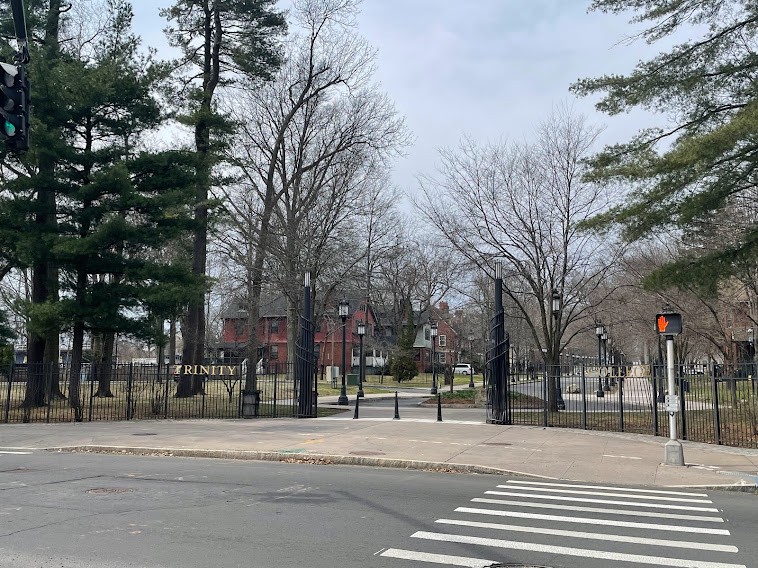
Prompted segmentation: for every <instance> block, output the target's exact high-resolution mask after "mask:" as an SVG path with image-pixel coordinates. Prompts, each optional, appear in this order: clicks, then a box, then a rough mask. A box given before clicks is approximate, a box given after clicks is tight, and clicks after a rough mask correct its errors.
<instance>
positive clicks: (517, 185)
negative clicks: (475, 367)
mask: <svg viewBox="0 0 758 568" xmlns="http://www.w3.org/2000/svg"><path fill="white" fill-rule="evenodd" d="M598 132H599V131H598V129H597V128H594V127H592V126H590V125H589V124H588V123H587V121H586V120H585V119H584V118H583V117H581V116H575V115H573V114H572V113H571V112H570V111H569V110H567V109H565V108H563V109H558V110H556V111H554V112H553V113H552V114H551V115H550V117H549V118H547V119H546V120H545V121H544V122H543V123H542V124H541V125H540V126H539V128H538V129H537V131H536V141H535V142H533V143H520V144H516V143H510V144H508V143H504V142H503V143H493V144H486V145H483V146H481V145H478V144H477V143H476V142H474V141H473V140H470V139H464V140H463V141H462V143H461V144H460V147H459V148H457V149H456V150H450V149H447V150H442V151H441V152H440V159H441V166H440V168H439V170H438V172H437V174H436V175H434V176H423V177H421V178H420V185H421V190H422V192H423V198H422V201H421V202H419V201H417V203H416V204H417V207H418V210H419V212H420V213H421V214H422V215H424V216H425V217H426V218H427V219H429V221H431V223H432V224H433V225H434V226H435V227H436V229H437V231H438V232H439V234H440V235H442V237H443V238H444V239H445V240H446V241H447V242H448V243H449V244H450V246H451V247H453V248H455V250H457V251H458V253H459V254H460V255H461V256H462V257H464V258H465V259H467V260H468V261H469V262H471V263H472V264H473V265H474V266H476V267H479V268H481V269H483V270H485V271H486V272H488V273H490V274H491V273H492V272H493V264H494V262H495V261H496V260H498V259H500V260H501V261H502V262H503V264H504V273H505V281H504V292H505V294H506V295H507V297H508V298H509V301H510V302H511V303H512V305H513V306H514V307H515V309H516V310H517V311H518V312H519V313H520V314H521V315H522V316H523V318H524V322H525V323H526V325H527V326H528V328H529V331H530V332H531V335H532V338H533V340H534V344H535V345H536V346H537V348H539V349H540V350H541V351H542V352H543V353H544V359H545V363H547V364H552V365H556V364H557V362H558V355H559V353H560V352H561V350H562V349H563V347H564V346H565V345H566V344H567V343H568V342H569V341H570V340H571V338H572V337H573V336H574V335H575V334H577V333H579V332H580V331H582V330H583V329H587V328H588V327H589V326H590V325H591V324H590V321H591V320H592V319H593V318H594V316H595V307H596V306H597V305H598V304H599V303H600V300H601V299H602V298H601V297H598V296H599V294H600V293H601V292H602V288H601V284H603V282H604V280H605V278H607V276H608V274H609V272H610V271H611V270H612V269H613V267H614V260H615V259H614V258H613V254H611V253H612V251H611V249H609V247H608V246H607V245H606V244H605V243H603V242H601V241H600V240H599V239H598V238H597V237H595V236H593V235H591V234H588V233H585V232H582V231H581V230H580V224H581V223H582V222H583V221H585V220H587V219H589V218H591V217H592V216H593V215H595V214H597V213H598V212H600V211H602V210H603V209H604V208H605V207H606V206H607V203H608V198H607V195H606V193H605V191H606V190H604V189H603V188H601V187H600V186H597V185H593V184H590V183H585V182H584V181H582V174H583V173H584V167H583V164H582V159H583V158H584V157H586V156H587V153H588V152H589V150H590V149H591V147H592V145H593V143H594V141H595V139H596V137H597V135H598ZM553 294H556V295H557V296H558V297H559V298H560V309H559V310H558V311H557V312H556V313H553V310H552V305H551V304H552V302H551V299H552V296H553ZM557 394H558V393H557V382H556V380H554V379H553V380H551V382H550V388H549V392H548V403H549V407H550V408H551V409H552V410H556V409H557Z"/></svg>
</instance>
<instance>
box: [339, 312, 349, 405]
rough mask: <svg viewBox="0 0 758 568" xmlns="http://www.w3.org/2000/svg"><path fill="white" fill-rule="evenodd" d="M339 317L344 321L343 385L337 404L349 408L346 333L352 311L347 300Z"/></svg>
mask: <svg viewBox="0 0 758 568" xmlns="http://www.w3.org/2000/svg"><path fill="white" fill-rule="evenodd" d="M338 309H339V316H340V319H341V320H342V373H341V375H342V384H341V385H340V396H339V398H338V399H337V404H338V405H341V406H347V405H348V400H347V386H346V385H345V375H346V374H347V357H346V353H345V349H346V346H345V331H346V329H347V326H346V323H345V322H346V321H347V316H348V313H349V311H350V304H348V303H347V300H342V301H341V302H340V303H339V308H338Z"/></svg>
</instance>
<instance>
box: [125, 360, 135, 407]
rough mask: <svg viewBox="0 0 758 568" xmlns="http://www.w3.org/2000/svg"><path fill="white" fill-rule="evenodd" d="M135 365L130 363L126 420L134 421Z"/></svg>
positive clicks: (127, 377)
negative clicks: (133, 374) (133, 384)
mask: <svg viewBox="0 0 758 568" xmlns="http://www.w3.org/2000/svg"><path fill="white" fill-rule="evenodd" d="M133 368H134V363H129V374H128V375H127V376H126V419H127V420H131V419H132V380H133V379H134V377H133V376H132V370H133Z"/></svg>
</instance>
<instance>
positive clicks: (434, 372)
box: [429, 319, 437, 394]
mask: <svg viewBox="0 0 758 568" xmlns="http://www.w3.org/2000/svg"><path fill="white" fill-rule="evenodd" d="M429 325H430V326H431V336H432V390H431V394H437V362H436V361H435V358H436V357H437V351H436V344H437V321H436V320H433V319H430V320H429Z"/></svg>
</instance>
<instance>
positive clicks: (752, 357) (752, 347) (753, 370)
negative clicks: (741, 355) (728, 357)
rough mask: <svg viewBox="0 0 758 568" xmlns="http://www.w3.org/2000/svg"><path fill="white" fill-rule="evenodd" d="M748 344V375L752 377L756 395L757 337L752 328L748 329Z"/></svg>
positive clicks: (751, 380) (751, 383)
mask: <svg viewBox="0 0 758 568" xmlns="http://www.w3.org/2000/svg"><path fill="white" fill-rule="evenodd" d="M747 342H748V344H749V345H750V353H749V355H750V368H749V371H748V373H747V374H748V375H750V385H751V387H752V389H753V394H755V374H756V370H757V369H756V365H755V355H756V353H755V351H756V349H755V336H754V335H753V328H752V327H749V328H747Z"/></svg>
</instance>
